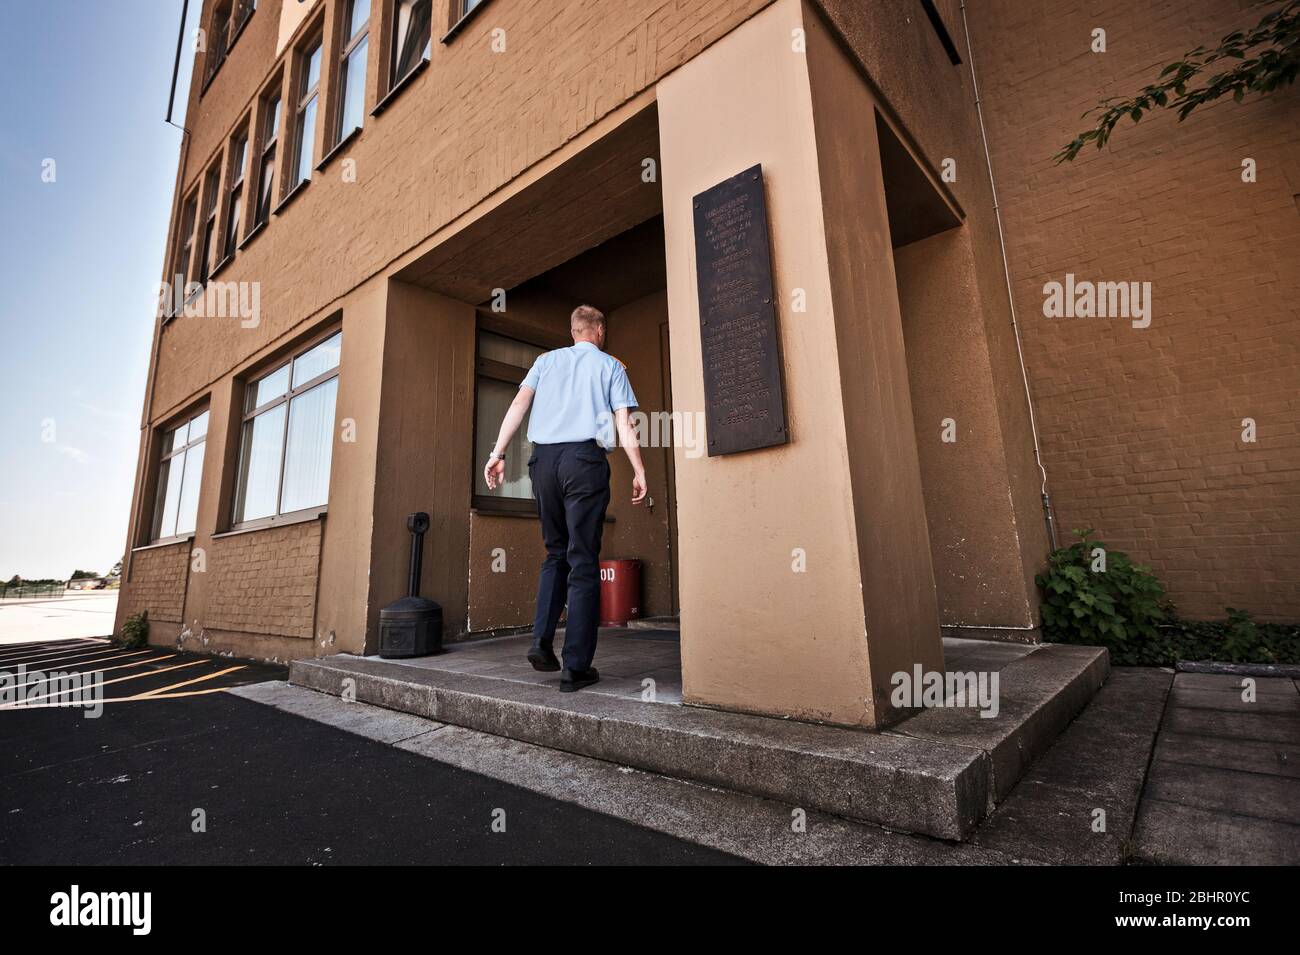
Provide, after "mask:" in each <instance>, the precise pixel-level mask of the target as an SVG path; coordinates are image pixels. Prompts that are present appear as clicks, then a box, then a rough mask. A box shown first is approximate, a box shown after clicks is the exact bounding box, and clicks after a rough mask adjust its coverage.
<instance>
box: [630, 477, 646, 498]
mask: <svg viewBox="0 0 1300 955" xmlns="http://www.w3.org/2000/svg"><path fill="white" fill-rule="evenodd" d="M645 495H646V484H645V472H644V471H637V472H635V473H634V474H633V475H632V503H633V504H640V503H641V502H642V501H644V500H645Z"/></svg>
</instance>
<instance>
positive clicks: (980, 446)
mask: <svg viewBox="0 0 1300 955" xmlns="http://www.w3.org/2000/svg"><path fill="white" fill-rule="evenodd" d="M894 263H895V271H896V275H897V278H898V291H899V299H900V305H901V308H902V315H903V335H904V338H905V339H906V343H907V347H906V351H907V370H908V377H909V380H910V382H911V395H912V408H913V414H914V416H915V420H916V446H917V452H918V455H919V457H920V462H921V476H922V483H923V485H924V488H925V509H926V518H927V522H928V526H929V530H930V545H931V555H932V559H933V562H934V573H935V582H936V587H937V591H938V597H939V619H940V621H941V622H942V623H943V625H944V626H945V627H964V628H972V627H974V628H984V627H995V628H1014V627H1019V628H1022V629H1020V630H1018V631H1012V632H1013V633H1015V634H1018V635H1020V636H1021V637H1022V638H1023V639H1029V638H1030V637H1031V636H1032V634H1030V633H1029V632H1028V631H1029V630H1030V629H1031V628H1032V627H1033V626H1034V607H1035V605H1036V599H1035V595H1034V594H1033V592H1032V591H1030V590H1029V589H1028V588H1027V586H1026V580H1025V577H1024V574H1023V573H1021V571H1020V565H1019V561H1018V560H1017V555H1018V548H1019V546H1020V540H1019V533H1018V530H1019V529H1018V528H1017V526H1016V514H1015V510H1014V508H1013V506H1012V489H1011V484H1010V478H1009V474H1010V469H1009V468H1008V462H1007V454H1006V450H1005V445H1004V442H1003V435H1002V428H1001V423H1000V421H999V418H998V413H997V403H996V398H995V395H994V392H993V378H994V370H993V368H992V365H991V362H990V360H989V352H988V342H987V340H986V339H985V337H984V324H983V320H982V318H981V315H982V311H983V303H982V302H981V300H980V298H979V286H978V282H977V281H976V277H975V260H974V255H973V252H972V249H971V244H970V231H969V229H968V228H967V227H965V226H962V227H959V228H956V229H951V230H949V231H947V232H943V233H940V234H939V235H935V236H931V237H929V238H927V239H922V240H921V241H919V242H914V243H912V244H910V245H906V246H903V247H902V248H899V249H895V250H894ZM947 419H951V420H952V421H953V423H954V426H955V429H956V440H955V441H953V442H946V441H944V440H943V438H944V431H945V424H944V422H945V420H947Z"/></svg>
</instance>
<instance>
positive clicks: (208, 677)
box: [135, 664, 244, 700]
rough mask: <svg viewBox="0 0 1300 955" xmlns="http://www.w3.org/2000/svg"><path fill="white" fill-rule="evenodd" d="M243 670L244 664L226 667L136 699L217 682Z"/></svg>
mask: <svg viewBox="0 0 1300 955" xmlns="http://www.w3.org/2000/svg"><path fill="white" fill-rule="evenodd" d="M242 669H244V665H243V664H240V665H239V666H237V667H226V669H224V670H221V671H219V672H217V673H209V674H207V675H206V676H198V677H195V678H194V679H193V680H186V681H185V682H184V683H173V684H172V685H171V686H164V687H160V688H159V689H157V690H149V691H148V692H146V693H140V694H138V695H137V696H136V697H135V698H136V699H137V700H145V699H148V698H150V697H153V696H157V695H158V694H159V693H166V692H168V691H170V690H179V689H180V688H181V687H183V686H190V685H191V684H194V683H204V682H206V681H207V680H215V679H216V678H217V677H219V676H225V675H226V674H227V673H234V672H235V671H236V670H242Z"/></svg>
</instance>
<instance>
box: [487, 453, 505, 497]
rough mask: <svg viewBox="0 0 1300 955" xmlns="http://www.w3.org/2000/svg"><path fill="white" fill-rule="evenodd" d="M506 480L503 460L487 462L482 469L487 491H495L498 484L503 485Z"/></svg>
mask: <svg viewBox="0 0 1300 955" xmlns="http://www.w3.org/2000/svg"><path fill="white" fill-rule="evenodd" d="M505 478H506V462H505V458H497V459H496V460H495V461H489V462H488V463H487V464H486V465H484V467H483V480H484V481H485V482H487V486H488V490H489V491H495V490H496V489H497V486H498V485H499V484H503V483H504V482H505Z"/></svg>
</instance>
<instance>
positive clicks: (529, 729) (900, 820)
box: [289, 646, 1108, 840]
mask: <svg viewBox="0 0 1300 955" xmlns="http://www.w3.org/2000/svg"><path fill="white" fill-rule="evenodd" d="M1107 669H1108V664H1107V658H1106V653H1105V651H1104V650H1102V649H1100V648H1091V647H1060V646H1045V647H1043V648H1041V649H1039V650H1036V651H1033V652H1031V653H1029V654H1027V655H1025V656H1023V657H1020V658H1018V659H1015V660H1014V661H1012V662H1010V663H1007V664H1006V665H1005V666H1002V667H1001V669H1000V671H999V672H1000V680H1001V684H1000V708H999V713H998V716H997V717H994V718H991V719H981V718H980V717H979V714H978V711H977V710H975V709H937V710H927V711H924V712H922V713H919V714H918V715H917V716H914V717H912V718H911V719H909V720H906V721H904V722H903V723H901V724H899V725H898V726H897V727H895V728H894V729H893V730H890V731H888V732H884V733H869V732H864V731H860V730H852V729H844V728H840V727H832V726H821V725H815V724H811V723H799V722H795V721H792V720H780V719H772V718H767V717H761V716H751V715H747V714H740V713H730V712H723V711H719V710H710V709H704V708H700V707H693V706H681V705H673V704H665V703H642V702H639V701H637V700H634V699H626V698H622V697H618V696H608V695H600V694H596V693H586V692H584V693H573V694H563V695H561V694H560V693H558V692H556V688H555V687H554V686H550V685H545V684H535V683H525V682H519V681H517V680H510V679H502V678H498V677H492V676H483V675H477V674H472V673H465V672H459V671H454V670H445V669H437V668H434V667H431V666H428V665H423V666H421V665H418V664H416V663H413V662H411V661H398V660H380V659H378V658H375V657H354V656H349V655H345V654H339V655H336V656H330V657H322V658H318V659H314V660H296V661H294V662H293V664H292V665H291V668H290V674H289V681H290V682H291V683H293V684H295V685H297V686H302V687H307V688H309V689H313V690H318V691H320V692H323V693H330V694H334V695H344V694H345V693H347V694H348V695H349V696H350V698H353V699H355V700H356V701H358V702H362V703H370V704H374V705H377V706H383V707H386V708H388V709H393V710H400V711H403V712H408V713H415V714H418V715H420V716H423V717H426V718H428V719H433V720H437V721H439V722H443V723H451V724H454V725H457V726H463V727H467V728H469V729H474V730H479V731H480V732H486V733H491V734H494V735H497V736H504V737H507V738H510V739H516V740H521V741H523V742H527V743H533V744H536V745H540V746H546V747H549V748H551V749H557V750H562V751H565V752H570V753H577V754H580V755H583V756H591V757H595V758H597V759H603V760H606V761H608V762H612V763H616V764H619V765H626V766H632V767H635V768H637V769H643V770H647V771H649V772H654V773H660V774H663V775H667V776H673V777H676V778H680V779H688V780H692V781H695V782H701V783H706V784H709V785H714V786H718V787H721V788H724V789H730V790H734V791H738V792H742V793H747V794H751V795H756V796H763V797H766V798H770V799H776V800H779V801H781V802H784V803H787V804H789V805H791V806H798V807H802V808H806V809H817V810H820V811H823V812H829V813H833V814H835V815H839V816H843V817H846V818H849V819H855V820H863V821H867V822H874V823H878V824H880V825H884V826H887V827H889V828H893V829H901V830H904V831H907V832H917V833H924V834H926V835H931V836H937V837H939V838H943V839H952V840H960V839H964V838H965V837H966V836H967V835H969V834H970V832H971V831H972V830H973V829H974V828H975V826H976V825H977V824H978V822H979V821H980V820H981V819H982V818H983V817H984V815H985V814H986V813H987V812H988V811H989V809H990V808H991V807H992V805H993V804H994V802H995V801H996V800H997V799H999V798H1001V795H1003V794H1004V793H1005V792H1006V791H1008V790H1009V788H1010V785H1012V784H1013V783H1014V779H1012V777H1013V776H1014V777H1015V778H1017V779H1018V778H1019V774H1020V773H1022V772H1023V771H1024V768H1025V767H1027V766H1028V763H1029V761H1031V760H1032V759H1033V757H1034V756H1036V755H1038V753H1040V752H1041V751H1042V750H1043V749H1045V748H1046V746H1047V745H1048V744H1050V742H1051V739H1052V738H1053V737H1054V736H1055V735H1056V733H1058V732H1059V731H1060V730H1061V729H1062V728H1063V727H1064V725H1065V724H1066V723H1068V722H1069V720H1070V719H1071V718H1073V716H1074V715H1075V714H1076V713H1077V712H1078V710H1079V709H1081V708H1082V707H1083V706H1084V705H1085V704H1086V703H1087V701H1088V699H1090V698H1091V696H1092V694H1093V693H1094V692H1095V691H1096V690H1097V689H1098V688H1099V687H1100V685H1101V683H1102V682H1103V681H1104V680H1105V677H1106V673H1107ZM932 715H941V718H939V719H927V717H931V716H932Z"/></svg>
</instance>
